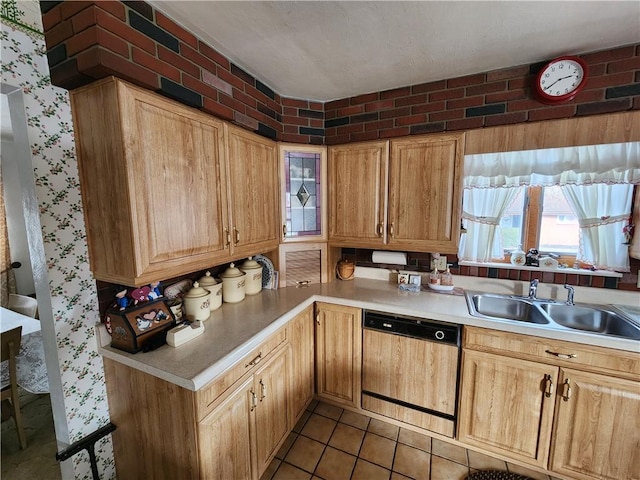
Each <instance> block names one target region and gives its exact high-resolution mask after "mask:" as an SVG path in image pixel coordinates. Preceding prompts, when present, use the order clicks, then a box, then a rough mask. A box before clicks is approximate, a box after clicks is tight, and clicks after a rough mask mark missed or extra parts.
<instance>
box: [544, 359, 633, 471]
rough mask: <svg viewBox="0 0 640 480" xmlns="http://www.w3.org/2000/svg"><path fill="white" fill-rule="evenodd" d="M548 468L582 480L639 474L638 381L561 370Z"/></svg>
mask: <svg viewBox="0 0 640 480" xmlns="http://www.w3.org/2000/svg"><path fill="white" fill-rule="evenodd" d="M558 394H559V398H558V399H557V405H556V420H555V426H554V436H553V444H552V450H551V470H553V471H554V472H557V473H560V474H564V475H568V476H571V477H575V478H581V479H595V478H597V479H608V480H631V479H636V480H637V479H638V478H640V385H639V384H638V382H637V381H631V380H626V379H622V378H614V377H608V376H604V375H597V374H593V373H585V372H581V371H577V370H569V369H561V372H560V387H559V391H558Z"/></svg>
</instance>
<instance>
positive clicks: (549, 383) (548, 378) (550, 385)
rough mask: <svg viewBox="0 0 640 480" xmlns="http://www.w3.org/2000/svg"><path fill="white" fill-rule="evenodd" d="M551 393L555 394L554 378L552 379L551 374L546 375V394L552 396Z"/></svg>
mask: <svg viewBox="0 0 640 480" xmlns="http://www.w3.org/2000/svg"><path fill="white" fill-rule="evenodd" d="M551 395H553V380H551V375H545V389H544V396H545V397H547V398H550V397H551Z"/></svg>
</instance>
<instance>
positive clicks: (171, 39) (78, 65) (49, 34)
mask: <svg viewBox="0 0 640 480" xmlns="http://www.w3.org/2000/svg"><path fill="white" fill-rule="evenodd" d="M41 7H42V12H43V25H44V30H45V37H46V42H47V50H48V59H49V65H50V67H51V81H52V83H53V84H54V85H57V86H60V87H63V88H67V89H73V88H77V87H79V86H81V85H84V84H87V83H90V82H92V81H94V80H97V79H99V78H103V77H105V76H108V75H115V76H118V77H121V78H124V79H126V80H129V81H132V82H134V83H136V84H138V85H141V86H143V87H146V88H149V89H151V90H154V91H158V92H160V93H162V94H164V95H167V96H169V97H172V98H174V99H176V100H178V101H181V102H183V103H185V104H187V105H191V106H194V107H196V108H199V109H201V110H204V111H205V112H208V113H210V114H212V115H215V116H216V117H219V118H222V119H224V120H229V121H232V122H234V123H236V124H238V125H240V126H242V127H244V128H247V129H249V130H252V131H255V132H257V133H259V134H261V135H264V136H266V137H269V138H273V139H277V140H282V141H286V142H293V143H311V144H323V143H325V144H328V145H334V144H340V143H348V142H355V141H362V140H374V139H378V138H391V137H399V136H405V135H414V134H421V133H432V132H443V131H451V130H464V129H472V128H481V127H489V126H495V125H503V124H510V123H522V122H534V121H540V120H548V119H555V118H569V117H574V116H583V115H593V114H602V113H609V112H619V111H624V110H631V109H636V110H637V109H640V44H638V45H629V46H625V47H621V48H615V49H612V50H606V51H601V52H595V53H590V54H586V55H582V56H581V57H582V59H583V60H585V62H586V63H587V65H588V67H589V73H590V76H589V80H588V83H587V86H586V88H585V90H583V91H582V92H581V93H580V94H579V95H578V96H577V97H576V98H575V99H574V100H573V101H571V102H570V103H568V104H564V105H559V106H548V105H543V104H541V103H539V102H537V101H536V100H534V99H532V96H531V89H530V85H531V82H532V81H533V79H534V77H535V74H536V73H537V72H538V71H539V69H540V67H541V66H542V64H533V65H521V66H517V67H512V68H506V69H503V70H496V71H491V72H485V73H478V74H474V75H469V76H465V77H459V78H452V79H445V80H439V81H436V82H430V83H424V84H419V85H412V86H407V87H402V88H396V89H393V90H387V91H383V92H374V93H364V94H363V95H358V96H356V97H351V98H345V99H340V100H335V101H331V102H328V103H325V104H322V103H319V102H310V101H306V100H298V99H291V98H284V97H281V96H280V95H279V94H278V93H276V92H274V91H273V90H272V89H271V88H269V87H268V86H267V85H265V84H264V83H262V82H261V81H260V80H259V79H257V78H254V77H253V76H252V75H250V74H249V73H247V72H245V71H244V70H243V69H241V68H240V67H238V66H237V65H234V64H233V63H232V62H231V61H229V59H227V58H226V57H224V56H223V55H221V54H220V53H219V52H217V51H216V50H214V49H213V48H211V47H210V46H208V45H207V44H206V43H204V42H202V41H201V40H200V39H198V38H196V37H195V36H194V35H193V34H191V33H190V32H188V31H186V30H185V29H183V28H182V27H180V26H179V25H177V24H176V23H174V22H173V21H172V20H170V19H169V18H167V17H166V16H164V15H163V14H162V13H160V12H158V11H156V10H154V9H153V8H152V7H151V6H150V5H149V4H147V3H145V2H142V1H125V2H120V1H89V2H86V1H64V2H41Z"/></svg>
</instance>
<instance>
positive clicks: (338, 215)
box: [329, 142, 389, 247]
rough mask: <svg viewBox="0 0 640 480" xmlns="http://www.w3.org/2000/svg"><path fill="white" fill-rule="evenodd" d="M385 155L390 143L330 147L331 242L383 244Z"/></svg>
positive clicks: (351, 244)
mask: <svg viewBox="0 0 640 480" xmlns="http://www.w3.org/2000/svg"><path fill="white" fill-rule="evenodd" d="M388 155H389V142H366V143H358V144H349V145H342V146H337V147H330V149H329V197H330V198H329V219H330V221H329V241H330V243H335V244H344V245H345V246H359V247H377V246H380V245H383V244H384V239H385V228H384V227H385V218H386V192H387V161H388Z"/></svg>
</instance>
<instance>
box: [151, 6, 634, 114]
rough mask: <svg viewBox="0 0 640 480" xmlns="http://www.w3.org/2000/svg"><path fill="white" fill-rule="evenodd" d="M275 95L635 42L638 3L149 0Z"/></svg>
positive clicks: (432, 75)
mask: <svg viewBox="0 0 640 480" xmlns="http://www.w3.org/2000/svg"><path fill="white" fill-rule="evenodd" d="M150 3H152V4H153V6H154V7H155V8H157V9H158V10H160V11H161V12H163V13H164V14H165V15H167V16H168V17H170V18H172V19H173V20H174V21H176V22H177V23H179V24H181V25H182V26H183V27H185V28H186V29H187V30H188V31H190V32H192V33H193V34H194V35H196V36H197V37H199V38H200V39H201V40H203V41H204V42H206V43H208V44H209V45H211V46H212V47H214V48H215V49H216V50H218V51H219V52H220V53H222V54H224V55H225V56H226V57H227V58H229V59H230V60H231V61H232V62H233V63H235V64H236V65H238V66H239V67H241V68H243V69H244V70H246V71H247V72H249V73H251V74H252V75H254V76H255V77H256V78H258V79H259V80H260V81H262V82H263V83H265V84H267V85H268V86H269V87H271V88H272V89H273V90H275V91H276V92H277V93H279V94H280V95H282V96H285V97H292V98H303V99H309V100H317V101H321V102H325V101H329V100H335V99H340V98H346V97H351V96H354V95H359V94H363V93H369V92H377V91H382V90H386V89H391V88H396V87H401V86H406V85H413V84H418V83H424V82H430V81H435V80H443V79H447V78H455V77H459V76H463V75H469V74H473V73H479V72H486V71H490V70H495V69H500V68H505V67H511V66H516V65H523V64H529V63H536V62H541V61H544V60H548V59H551V58H553V57H555V56H559V55H567V54H580V53H586V52H593V51H598V50H603V49H608V48H611V47H615V46H619V45H628V44H632V43H638V42H640V1H638V0H634V1H574V2H568V1H513V0H512V1H494V2H486V1H470V2H469V1H467V2H461V1H442V2H434V1H422V2H385V1H377V2H371V1H369V2H357V1H353V2H352V1H342V2H320V1H294V2H286V1H281V2H252V1H218V2H212V1H166V0H158V1H151V2H150Z"/></svg>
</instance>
